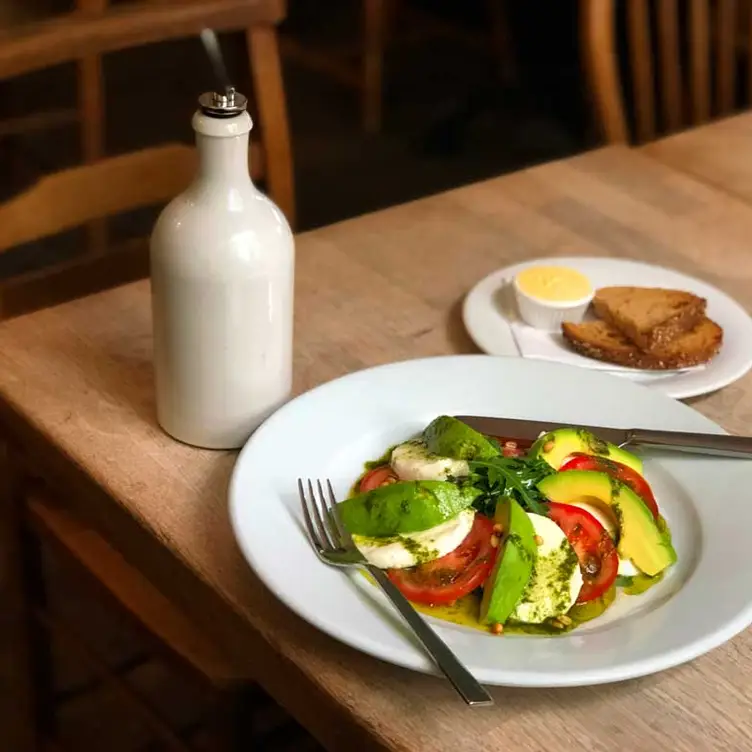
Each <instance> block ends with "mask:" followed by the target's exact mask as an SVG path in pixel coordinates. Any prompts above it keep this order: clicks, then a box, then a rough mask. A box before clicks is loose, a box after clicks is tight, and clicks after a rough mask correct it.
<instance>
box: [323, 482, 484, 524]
mask: <svg viewBox="0 0 752 752" xmlns="http://www.w3.org/2000/svg"><path fill="white" fill-rule="evenodd" d="M479 494H480V491H478V490H477V489H475V488H473V487H472V486H471V485H469V484H467V483H463V484H457V483H449V482H448V481H443V480H414V481H405V482H403V483H392V484H391V485H388V486H381V487H380V488H374V489H373V491H366V493H362V494H358V495H357V496H351V497H350V498H349V499H345V500H344V501H341V502H340V503H339V504H338V505H337V510H338V512H339V518H340V520H341V521H342V524H343V525H344V526H345V528H346V529H347V530H348V532H349V533H350V534H351V535H365V536H368V537H369V538H382V537H386V536H389V535H400V534H402V533H417V532H419V531H421V530H428V529H429V528H431V527H436V525H440V524H441V523H442V522H445V521H446V520H448V519H450V518H452V517H454V516H455V515H457V514H459V513H460V512H461V511H462V510H463V509H466V508H467V507H469V506H470V505H471V504H472V503H473V501H474V500H475V499H476V497H477V496H478V495H479Z"/></svg>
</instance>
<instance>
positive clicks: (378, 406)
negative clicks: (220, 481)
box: [229, 355, 752, 687]
mask: <svg viewBox="0 0 752 752" xmlns="http://www.w3.org/2000/svg"><path fill="white" fill-rule="evenodd" d="M444 413H446V414H450V415H452V414H455V415H457V414H464V415H467V414H471V415H472V414H475V415H492V416H493V415H496V416H506V417H510V418H527V419H542V420H552V421H556V422H561V423H562V424H567V423H570V424H571V423H575V424H577V423H581V424H586V425H588V424H589V425H611V426H622V427H626V426H640V427H644V428H663V429H675V430H684V431H706V432H711V433H722V430H721V429H720V428H719V427H718V426H717V425H716V424H714V423H712V422H711V421H710V420H708V419H707V418H705V417H703V416H702V415H700V414H699V413H697V412H695V411H694V410H692V409H691V408H689V407H687V406H686V405H684V404H683V403H681V402H678V401H675V400H673V399H670V398H668V397H666V395H665V394H663V393H661V392H660V391H657V390H655V389H649V388H646V387H644V386H642V385H639V384H635V383H633V382H631V381H628V380H626V379H622V378H618V377H616V376H613V375H610V374H607V373H603V372H597V371H588V370H585V369H580V368H575V367H572V366H566V365H561V364H558V363H545V362H539V361H531V360H526V359H522V358H504V357H489V356H486V355H462V356H449V357H438V358H428V359H423V360H413V361H406V362H400V363H395V364H391V365H386V366H380V367H377V368H372V369H368V370H363V371H358V372H356V373H352V374H349V375H347V376H344V377H342V378H340V379H337V380H335V381H332V382H329V383H327V384H324V385H322V386H319V387H317V388H316V389H313V390H312V391H310V392H307V393H305V394H303V395H301V396H300V397H298V398H296V399H294V400H292V401H291V402H289V403H288V404H287V405H285V406H283V407H282V408H281V409H280V410H279V411H278V412H276V413H275V414H274V415H272V416H271V417H270V418H269V419H268V420H267V421H266V422H265V423H264V424H263V425H262V426H261V427H260V428H259V429H258V430H257V431H256V433H255V434H254V435H253V436H252V437H251V439H250V440H249V441H248V443H247V444H246V446H245V447H244V449H243V450H242V452H241V453H240V456H239V458H238V460H237V464H236V466H235V469H234V472H233V476H232V481H231V484H230V490H229V496H230V498H229V504H230V516H231V520H232V526H233V529H234V532H235V536H236V538H237V541H238V544H239V546H240V548H241V550H242V552H243V554H244V555H245V557H246V559H247V561H248V563H249V564H250V566H251V567H252V568H253V569H254V570H255V572H256V574H257V575H258V576H259V577H260V578H261V580H262V581H263V582H264V583H265V584H266V585H267V587H268V588H269V589H270V590H271V592H272V593H274V594H275V595H276V596H277V597H278V598H279V599H280V600H281V601H282V602H284V603H285V604H286V605H287V606H288V607H289V608H290V609H292V610H293V611H295V612H296V613H297V614H299V615H300V616H302V617H303V618H304V619H306V620H307V621H309V622H310V623H311V624H313V625H314V626H316V627H318V628H319V629H321V630H323V631H324V632H326V633H328V634H329V635H331V636H332V637H334V638H335V639H337V640H340V641H342V642H343V643H346V644H348V645H350V646H352V647H354V648H357V649H358V650H361V651H363V652H365V653H369V654H370V655H372V656H375V657H377V658H380V659H382V660H384V661H389V662H391V663H394V664H397V665H400V666H405V667H407V668H410V669H414V670H416V671H423V672H428V673H435V668H434V666H433V664H432V663H431V661H430V659H428V658H427V657H426V655H425V654H424V653H423V651H422V649H421V648H420V647H419V646H418V644H417V643H416V641H415V639H414V638H413V637H412V635H411V633H410V632H409V630H408V629H407V628H406V627H405V626H404V625H403V623H402V622H401V620H400V618H399V617H398V616H397V615H396V612H395V611H394V610H393V608H392V607H391V606H390V605H389V604H388V602H387V601H386V599H385V598H384V596H383V595H382V593H381V592H380V591H379V590H378V589H377V588H376V587H375V586H373V585H372V584H371V583H370V582H369V581H368V580H367V579H366V578H365V577H364V576H363V575H362V574H360V573H357V572H353V573H346V572H343V571H341V570H338V569H335V568H333V567H328V566H326V565H325V564H322V563H321V562H319V560H318V559H317V558H316V556H315V554H314V552H313V550H312V549H311V546H310V544H309V542H308V540H307V538H306V536H305V534H304V532H303V527H302V518H301V512H300V507H299V501H298V496H297V491H296V479H297V478H298V477H302V478H330V479H331V480H332V483H333V484H334V488H335V490H336V492H337V494H338V496H339V498H344V497H345V495H346V494H347V492H348V489H349V488H350V486H351V484H352V483H353V482H354V480H355V479H356V477H357V476H358V475H359V474H360V472H361V471H362V468H363V463H364V462H365V461H367V460H372V459H375V458H378V457H380V456H381V455H382V454H383V452H384V451H385V449H386V448H388V447H389V446H392V445H394V444H395V443H398V442H400V441H403V440H405V439H407V438H409V437H411V436H413V435H415V434H416V433H417V432H419V431H421V430H422V429H423V428H424V427H425V426H426V425H427V424H428V423H429V422H430V421H431V420H432V419H433V418H435V417H436V416H438V415H440V414H444ZM644 458H645V471H646V475H647V478H648V480H649V481H650V483H651V484H652V487H653V490H654V492H655V495H656V497H657V501H658V504H659V506H660V508H661V510H662V513H663V515H664V516H665V517H666V519H667V521H668V523H669V525H670V528H671V531H672V534H673V540H674V545H675V548H676V550H677V554H678V563H677V564H676V565H675V566H673V567H672V568H671V569H670V570H669V573H668V574H667V576H666V577H665V578H664V580H663V581H662V582H660V583H659V584H657V585H655V586H654V587H653V588H652V589H651V590H649V591H648V592H647V593H644V594H643V595H640V596H627V595H623V594H620V595H619V596H618V597H617V601H616V602H615V604H614V605H613V606H612V607H611V608H610V609H609V610H608V611H607V612H606V613H605V614H604V615H603V616H602V617H600V618H598V619H596V620H594V621H592V622H588V623H586V624H583V625H582V626H580V627H578V628H577V629H576V630H574V631H572V632H570V633H568V634H566V635H562V636H556V637H540V636H527V635H511V634H510V635H502V636H494V635H492V634H490V633H485V632H482V631H479V630H473V629H470V628H466V627H462V626H458V625H452V624H449V623H447V622H441V621H438V620H436V619H432V618H430V617H429V621H430V622H431V624H432V626H434V627H435V628H436V629H437V630H438V632H439V633H440V635H441V636H442V637H443V639H444V640H446V642H447V643H448V644H449V646H450V647H451V649H452V650H454V651H455V652H456V654H457V655H458V656H459V658H460V660H461V661H463V663H465V665H466V666H467V667H468V668H469V669H470V670H471V671H472V672H473V673H474V675H475V676H476V677H477V678H478V679H479V680H480V681H481V682H484V683H487V684H499V685H508V686H528V687H534V686H537V687H542V686H549V687H550V686H575V685H584V684H597V683H603V682H612V681H618V680H622V679H628V678H631V677H636V676H641V675H645V674H650V673H653V672H656V671H660V670H662V669H667V668H669V667H671V666H675V665H677V664H680V663H682V662H685V661H688V660H690V659H693V658H695V657H696V656H699V655H700V654H702V653H705V652H706V651H708V650H710V649H712V648H714V647H716V646H718V645H720V644H721V643H723V642H724V641H726V640H728V639H729V638H731V637H732V636H733V635H735V634H736V633H738V632H739V631H741V630H742V629H743V628H745V627H746V626H747V625H748V624H749V623H750V622H752V578H750V577H749V556H748V554H747V553H746V552H747V549H748V536H749V531H750V530H752V505H750V504H749V499H748V498H747V497H748V494H747V493H746V492H744V489H746V488H750V487H752V461H748V460H736V459H723V458H717V457H702V456H698V455H687V454H684V455H682V454H679V453H663V454H658V453H650V454H647V453H646V454H645V455H644Z"/></svg>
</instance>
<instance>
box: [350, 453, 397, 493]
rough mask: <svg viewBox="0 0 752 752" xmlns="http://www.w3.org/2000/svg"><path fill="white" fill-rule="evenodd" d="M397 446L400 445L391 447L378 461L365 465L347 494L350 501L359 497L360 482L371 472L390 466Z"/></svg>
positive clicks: (365, 463) (371, 461)
mask: <svg viewBox="0 0 752 752" xmlns="http://www.w3.org/2000/svg"><path fill="white" fill-rule="evenodd" d="M396 446H398V445H397V444H394V446H390V447H389V449H387V450H386V451H385V452H384V454H382V455H381V457H379V458H378V459H377V460H369V461H368V462H364V463H363V472H362V473H361V474H360V475H359V476H358V478H357V480H356V481H355V483H353V484H352V486H351V487H350V492H349V493H348V494H347V498H348V499H349V498H350V497H352V496H357V495H358V494H359V493H360V482H361V481H362V480H363V478H364V477H365V476H366V475H367V474H368V473H369V472H371V470H373V469H374V468H376V467H381V466H382V465H388V464H389V460H391V458H392V450H393V449H394V447H396Z"/></svg>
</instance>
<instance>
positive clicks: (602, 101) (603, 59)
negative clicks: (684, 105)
mask: <svg viewBox="0 0 752 752" xmlns="http://www.w3.org/2000/svg"><path fill="white" fill-rule="evenodd" d="M580 38H581V44H582V62H583V67H584V69H585V75H586V76H587V79H588V84H589V90H590V92H589V93H590V96H591V98H592V103H593V109H594V110H595V115H596V118H597V120H598V122H599V125H600V126H601V129H602V130H603V134H604V136H605V137H606V139H607V140H608V141H609V143H625V142H626V141H628V139H629V134H628V133H627V120H626V116H625V111H624V93H623V90H622V85H621V80H620V78H619V67H618V57H617V52H616V8H615V2H614V0H580Z"/></svg>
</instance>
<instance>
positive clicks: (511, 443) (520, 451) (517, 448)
mask: <svg viewBox="0 0 752 752" xmlns="http://www.w3.org/2000/svg"><path fill="white" fill-rule="evenodd" d="M491 438H492V439H495V440H496V441H498V442H499V445H500V446H501V454H502V456H503V457H522V456H523V455H524V454H526V453H527V451H528V449H530V447H531V446H532V445H533V442H532V441H527V440H526V439H506V438H504V437H502V436H492V437H491Z"/></svg>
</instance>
